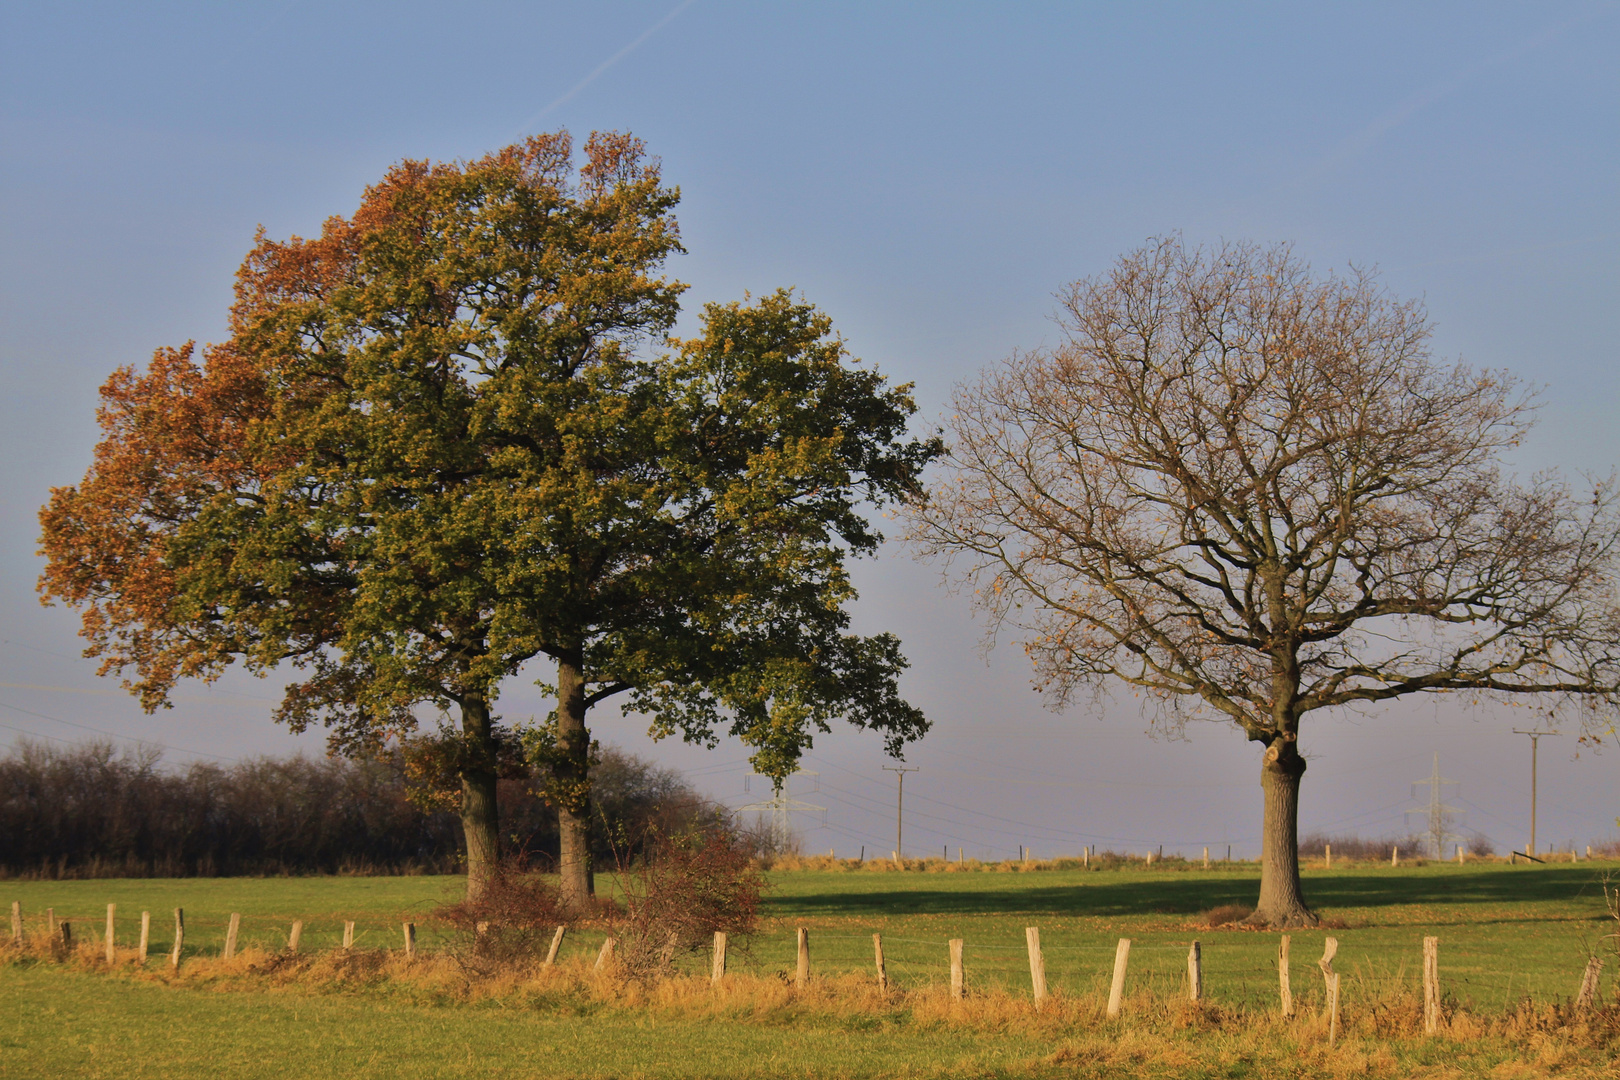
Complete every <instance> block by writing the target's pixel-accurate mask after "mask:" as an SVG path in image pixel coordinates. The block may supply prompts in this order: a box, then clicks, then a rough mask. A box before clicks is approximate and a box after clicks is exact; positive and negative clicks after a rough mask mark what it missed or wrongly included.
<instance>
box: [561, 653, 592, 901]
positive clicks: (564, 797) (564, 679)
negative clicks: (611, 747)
mask: <svg viewBox="0 0 1620 1080" xmlns="http://www.w3.org/2000/svg"><path fill="white" fill-rule="evenodd" d="M585 708H586V705H585V671H584V666H583V661H582V659H581V657H580V655H579V652H578V651H577V650H572V651H570V652H568V653H566V654H564V655H563V656H561V657H559V658H558V660H557V751H558V752H557V758H556V761H555V763H554V764H553V766H552V769H553V782H552V790H553V791H554V792H555V793H556V795H557V798H556V802H557V837H558V847H559V851H558V855H557V870H558V873H559V874H560V875H561V877H562V901H563V903H564V904H565V905H567V906H568V907H571V908H574V909H576V910H579V909H584V908H585V907H586V906H587V903H588V901H589V898H590V896H591V894H592V893H593V892H594V891H595V890H594V889H593V888H592V881H591V877H592V874H591V828H590V826H591V818H590V806H591V777H590V768H591V753H590V751H591V738H590V733H589V732H587V731H586V730H585Z"/></svg>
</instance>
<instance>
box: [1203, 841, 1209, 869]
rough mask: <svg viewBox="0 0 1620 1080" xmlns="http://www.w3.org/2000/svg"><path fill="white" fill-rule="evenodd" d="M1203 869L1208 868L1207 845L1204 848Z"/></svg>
mask: <svg viewBox="0 0 1620 1080" xmlns="http://www.w3.org/2000/svg"><path fill="white" fill-rule="evenodd" d="M1204 869H1205V870H1208V869H1209V848H1208V847H1207V846H1206V847H1205V848H1204Z"/></svg>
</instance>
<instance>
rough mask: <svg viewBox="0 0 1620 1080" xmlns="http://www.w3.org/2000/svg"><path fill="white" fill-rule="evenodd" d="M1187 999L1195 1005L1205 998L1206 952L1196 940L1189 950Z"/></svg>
mask: <svg viewBox="0 0 1620 1080" xmlns="http://www.w3.org/2000/svg"><path fill="white" fill-rule="evenodd" d="M1187 1000H1188V1001H1190V1002H1192V1003H1193V1004H1194V1005H1197V1004H1199V1003H1200V1002H1202V1001H1203V1000H1204V953H1203V950H1202V949H1200V948H1199V947H1198V942H1196V941H1195V942H1193V943H1192V948H1190V949H1188V950H1187Z"/></svg>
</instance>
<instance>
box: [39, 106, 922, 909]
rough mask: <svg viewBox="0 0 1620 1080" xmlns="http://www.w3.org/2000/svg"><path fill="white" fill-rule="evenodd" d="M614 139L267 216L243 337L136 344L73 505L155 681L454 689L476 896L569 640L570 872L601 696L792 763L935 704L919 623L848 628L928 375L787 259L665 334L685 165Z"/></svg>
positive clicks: (343, 702) (110, 665)
mask: <svg viewBox="0 0 1620 1080" xmlns="http://www.w3.org/2000/svg"><path fill="white" fill-rule="evenodd" d="M584 159H585V160H584V163H583V164H582V165H581V166H579V167H578V168H577V169H576V167H575V160H574V153H573V147H572V143H571V141H570V140H569V138H568V137H567V135H566V133H558V134H554V135H548V136H540V137H535V138H531V139H528V140H526V141H525V142H523V143H521V144H518V145H515V146H511V147H507V148H506V149H504V150H502V151H499V152H497V153H494V154H491V155H489V156H487V157H485V158H481V159H479V160H477V161H473V162H469V163H456V164H428V163H424V162H411V161H407V162H404V163H402V164H400V165H399V166H396V167H395V168H394V169H392V170H390V172H389V173H388V175H387V176H386V177H385V178H384V179H383V180H382V181H381V182H380V183H379V184H377V185H375V186H374V187H372V188H369V189H368V190H367V192H366V195H365V198H364V199H363V201H362V203H361V206H360V208H359V210H358V211H357V212H356V213H355V214H354V216H353V217H352V218H348V219H345V218H336V217H335V218H332V219H330V220H329V221H328V222H327V223H326V225H325V227H324V228H323V229H322V233H321V235H320V237H318V238H316V239H313V240H303V239H300V238H297V237H294V238H292V239H290V240H287V241H285V242H278V241H273V240H270V239H268V238H266V237H265V236H263V234H262V233H261V235H260V237H259V241H258V244H257V245H256V247H255V248H254V250H253V251H252V252H251V253H250V254H249V256H248V258H247V260H246V261H245V262H244V264H243V267H242V270H241V271H240V273H239V275H238V285H237V300H236V304H235V306H234V307H233V310H232V319H231V331H232V333H231V337H230V339H229V340H228V341H227V342H225V343H224V344H222V345H219V346H214V347H211V348H209V349H208V350H206V352H205V356H204V362H203V363H202V364H200V365H199V364H198V363H197V362H196V360H195V355H194V350H192V348H191V347H189V346H188V347H186V348H184V349H179V350H162V351H160V352H159V353H158V354H157V355H156V356H155V357H154V359H153V362H152V364H151V365H150V367H149V368H148V369H147V370H146V371H145V372H137V371H135V370H133V369H128V368H126V369H121V370H120V371H118V372H116V373H115V374H114V376H113V377H112V379H111V380H109V382H108V384H107V386H106V387H105V388H104V391H103V407H102V410H101V414H100V416H101V422H102V427H103V430H104V432H105V439H104V441H103V442H102V443H101V445H100V446H99V447H98V448H97V452H96V459H95V463H94V465H93V466H92V468H91V470H90V472H89V474H87V476H86V478H85V481H84V482H83V483H82V484H80V485H78V486H77V487H72V488H61V489H57V490H55V491H53V493H52V499H51V502H50V504H49V505H48V506H47V507H46V508H45V509H44V510H43V511H42V514H41V519H42V524H43V526H44V539H43V546H44V550H45V553H46V554H47V555H48V556H49V559H50V562H49V565H48V567H47V569H46V571H45V574H44V576H43V578H42V581H41V589H42V592H43V593H44V595H45V597H46V599H47V600H50V599H53V598H55V599H61V600H64V601H66V602H68V603H71V604H75V605H78V606H80V607H82V608H83V609H84V633H85V636H86V637H87V638H88V639H89V641H90V643H91V647H90V650H89V651H90V652H91V653H92V654H99V655H101V656H103V658H104V670H109V671H111V670H116V671H131V672H132V673H133V678H131V680H130V685H131V686H132V688H133V689H134V690H135V691H136V692H137V693H138V694H140V695H141V698H142V700H143V702H144V703H145V704H146V705H147V707H149V708H151V707H155V706H158V705H160V704H162V703H163V701H164V700H165V698H166V696H167V694H168V692H169V690H170V688H171V687H172V686H173V685H174V683H175V681H176V680H177V679H179V678H183V677H201V678H214V677H217V676H218V675H219V674H220V673H221V672H222V671H223V670H224V668H225V667H226V666H227V665H229V664H230V663H233V662H236V661H243V662H245V663H246V664H247V665H248V666H249V668H250V669H252V670H255V671H257V672H260V673H267V672H269V671H270V670H272V669H274V668H276V667H277V666H278V665H280V664H282V663H290V664H292V665H293V666H294V667H296V668H298V669H300V670H301V671H302V672H303V673H304V675H303V677H302V678H301V679H300V680H299V681H297V682H295V683H293V684H292V685H291V686H289V688H288V690H287V694H286V697H285V699H284V700H283V703H282V705H281V707H280V709H279V710H278V716H279V718H280V719H282V720H283V721H285V722H287V723H288V724H290V725H291V726H292V727H294V728H295V729H302V728H304V727H307V726H309V725H311V724H315V723H321V724H325V725H327V726H329V727H331V728H332V730H333V739H334V742H335V743H336V745H338V746H339V747H342V748H347V749H350V750H364V749H366V748H368V747H373V746H376V745H378V744H379V743H380V742H381V741H382V740H384V739H387V738H388V737H390V736H397V735H400V734H402V733H405V732H408V731H410V730H412V729H413V728H414V727H415V726H416V724H417V719H418V711H419V706H422V705H424V704H426V705H429V706H434V707H438V708H440V709H449V708H451V707H452V706H454V707H456V708H458V709H459V712H460V732H459V733H458V734H456V735H455V736H454V737H453V738H450V739H449V740H448V742H447V750H448V752H449V754H450V756H451V758H452V759H453V761H454V764H455V769H456V771H457V772H458V773H459V775H460V777H461V786H462V792H461V813H462V820H463V825H464V828H465V831H466V837H467V847H468V859H469V869H470V871H471V873H470V877H469V887H470V889H472V890H473V891H475V892H476V891H477V890H478V889H479V888H480V887H481V882H482V881H483V880H485V879H487V877H488V875H489V874H491V873H492V872H493V871H494V867H495V866H496V860H497V857H498V850H497V846H498V845H497V837H498V833H497V828H496V811H495V804H494V790H495V788H494V785H495V781H496V778H497V776H498V775H499V774H500V772H501V771H502V769H503V768H505V767H506V763H507V762H508V761H509V760H510V757H511V751H512V750H513V749H514V747H515V743H514V739H513V738H512V737H511V735H510V734H509V733H507V732H506V731H505V730H504V729H503V727H502V725H500V724H499V722H498V718H497V717H496V716H495V715H494V713H493V711H492V706H493V704H494V702H495V701H496V698H497V696H498V694H499V689H500V684H501V682H502V680H504V679H505V678H507V677H509V676H511V675H513V674H514V673H516V672H517V671H518V670H519V669H520V668H521V667H522V665H523V664H524V663H526V662H527V661H529V660H531V659H533V658H536V657H547V658H549V659H551V660H552V661H555V663H556V664H557V678H556V682H555V685H554V686H553V687H552V689H553V690H554V692H555V694H556V696H557V702H558V708H557V710H556V713H555V714H554V716H553V717H552V720H551V723H550V724H549V725H545V726H542V727H541V728H539V729H536V730H535V732H533V733H532V735H531V736H530V738H529V740H528V749H529V751H530V752H531V755H532V756H533V758H534V759H535V761H536V762H537V763H538V764H539V765H540V766H541V767H542V768H543V769H544V770H545V771H546V772H547V773H548V774H549V775H548V778H547V780H546V783H545V792H546V795H547V798H548V799H549V800H550V801H551V802H552V804H553V805H554V806H556V808H557V810H558V813H559V819H560V826H559V828H560V833H561V848H562V852H561V862H562V869H563V873H564V889H565V893H566V894H567V895H568V896H569V897H570V899H572V900H575V901H578V900H580V899H582V897H583V894H584V892H585V891H586V890H588V889H589V887H590V879H589V865H588V858H589V855H588V850H589V843H588V822H589V817H588V813H587V807H588V800H589V761H590V753H589V748H590V740H589V736H588V732H587V730H586V728H585V714H586V711H587V710H588V709H589V708H590V707H591V706H592V705H594V704H596V703H598V702H600V701H602V700H605V699H607V698H609V697H612V696H613V695H616V694H620V693H624V694H626V695H627V703H628V705H629V707H631V708H633V709H636V710H639V711H643V712H646V713H647V714H649V715H650V716H651V717H652V722H653V725H654V730H655V731H656V732H657V733H659V734H671V733H680V734H681V735H683V736H684V737H686V738H688V739H694V740H699V741H704V740H707V741H712V740H713V739H714V738H715V736H716V733H717V731H719V730H729V731H730V732H731V733H733V734H736V735H738V736H739V737H740V738H742V739H743V741H745V742H746V743H748V744H750V745H752V746H754V747H756V748H757V756H756V766H757V767H758V768H760V769H761V770H762V771H765V772H767V773H769V774H771V775H773V776H776V777H781V776H783V775H785V774H786V773H788V772H790V771H791V770H792V768H793V764H794V762H795V760H796V759H797V757H798V754H799V753H800V751H801V750H802V749H803V748H804V747H805V746H806V745H808V743H809V741H810V739H811V738H812V735H813V732H814V731H816V730H825V729H826V727H827V725H828V723H829V722H830V720H831V719H832V718H833V717H834V716H845V717H847V718H848V719H850V720H851V721H852V722H854V723H857V724H860V725H863V726H868V727H872V728H875V729H877V730H879V731H881V732H882V733H883V734H884V736H885V739H886V743H887V745H888V747H889V749H890V750H891V752H898V750H899V747H900V746H901V745H902V744H903V743H904V742H905V741H906V740H908V739H911V738H915V737H916V736H918V735H920V734H921V733H922V731H923V730H925V727H926V724H925V721H924V720H923V718H922V716H921V714H920V713H919V712H918V711H917V710H916V709H914V708H913V707H911V706H909V705H907V704H906V703H905V702H904V701H903V700H902V699H901V698H900V696H899V693H898V688H897V679H898V676H899V673H900V671H901V670H902V669H903V668H904V666H905V662H904V659H903V658H902V656H901V654H900V652H899V645H898V642H897V641H896V640H895V639H894V638H893V637H892V636H889V635H878V636H875V637H859V636H856V635H851V634H849V633H847V627H848V616H847V614H846V613H845V610H844V605H845V604H846V603H847V602H848V601H849V600H850V599H851V598H852V597H853V595H854V593H853V589H852V588H851V587H850V583H849V580H848V576H847V573H846V571H845V569H844V560H845V558H846V557H847V556H848V555H851V554H863V553H867V552H870V551H872V550H874V549H875V546H876V544H877V543H878V540H879V537H878V536H877V535H876V533H875V532H873V531H872V530H871V528H870V526H869V525H868V523H867V522H866V520H865V517H864V511H865V509H866V508H867V507H871V506H876V505H881V504H882V503H884V502H886V501H892V500H896V499H899V498H902V497H905V496H907V495H910V494H912V493H913V492H915V490H916V489H917V476H918V473H919V471H920V469H921V468H922V466H923V465H924V464H925V463H926V462H927V461H928V459H929V458H930V457H931V456H932V455H933V454H934V453H935V452H936V450H937V448H936V446H935V445H934V444H932V443H929V442H921V441H917V440H909V439H907V437H906V435H905V428H906V423H907V420H908V418H909V416H910V415H911V413H912V412H913V411H914V406H913V404H912V402H911V400H910V397H909V394H908V388H905V387H900V388H891V387H888V386H887V384H886V383H885V381H884V379H883V378H882V377H881V376H880V375H878V374H876V373H875V372H872V371H869V370H865V369H862V368H860V367H858V366H856V364H854V363H851V362H850V358H849V357H848V355H847V353H846V351H845V349H844V346H843V344H842V342H841V341H840V340H839V339H838V338H837V337H836V335H835V334H833V332H832V329H831V324H830V322H829V320H828V319H827V318H826V316H825V315H823V314H821V313H820V312H818V311H817V310H816V309H815V308H813V307H812V306H810V305H809V304H807V303H805V302H803V301H801V300H798V299H796V298H795V297H793V296H792V295H791V294H789V293H786V292H777V293H773V294H770V295H767V296H765V297H763V298H762V299H760V300H758V301H756V302H751V303H746V304H744V303H737V304H729V305H711V306H709V307H707V308H706V309H705V310H704V312H703V318H702V333H701V334H700V335H699V336H697V337H696V338H694V339H692V340H687V341H674V342H671V343H670V344H669V350H670V351H669V352H667V353H666V354H664V355H660V356H648V355H645V349H644V348H643V346H646V345H648V344H654V345H656V344H657V343H658V342H660V341H662V340H663V338H664V335H665V334H666V333H667V332H668V330H669V329H670V328H671V327H672V326H673V324H674V320H675V317H676V315H677V313H678V310H679V306H678V305H679V295H680V293H681V292H682V290H683V289H684V286H682V285H680V284H679V283H676V282H673V281H671V280H669V279H667V278H666V277H664V276H662V273H661V267H662V263H663V261H664V259H665V258H666V257H667V256H669V255H670V254H672V253H674V252H677V251H679V250H680V244H679V234H678V230H677V227H676V223H675V219H674V216H673V208H674V206H675V204H676V201H677V199H678V193H677V192H676V191H674V190H673V189H670V188H667V187H665V186H663V184H662V179H661V176H660V173H659V168H658V165H657V163H656V162H655V161H653V160H651V159H649V158H648V157H647V156H646V154H645V152H644V149H643V147H642V145H641V144H640V142H639V141H637V140H635V139H633V138H630V137H629V136H623V135H612V134H608V135H600V134H599V135H595V136H593V137H592V138H591V140H590V141H589V142H588V143H587V145H586V146H585V154H584Z"/></svg>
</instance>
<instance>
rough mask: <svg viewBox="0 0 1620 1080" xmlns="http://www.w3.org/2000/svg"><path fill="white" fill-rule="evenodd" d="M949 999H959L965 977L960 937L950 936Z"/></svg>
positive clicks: (963, 987) (964, 983) (964, 988)
mask: <svg viewBox="0 0 1620 1080" xmlns="http://www.w3.org/2000/svg"><path fill="white" fill-rule="evenodd" d="M950 948H951V1000H952V1001H961V1000H962V995H963V993H964V992H965V990H966V981H967V980H966V978H965V977H964V975H963V974H962V939H961V938H951V941H950Z"/></svg>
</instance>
